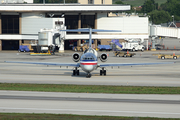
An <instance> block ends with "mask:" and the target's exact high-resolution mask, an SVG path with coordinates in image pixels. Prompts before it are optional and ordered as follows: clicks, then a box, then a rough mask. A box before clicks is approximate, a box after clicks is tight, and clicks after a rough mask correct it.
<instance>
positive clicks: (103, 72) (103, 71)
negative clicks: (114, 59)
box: [100, 68, 106, 76]
mask: <svg viewBox="0 0 180 120" xmlns="http://www.w3.org/2000/svg"><path fill="white" fill-rule="evenodd" d="M103 74H104V76H106V70H104V68H102V70H100V75H103Z"/></svg>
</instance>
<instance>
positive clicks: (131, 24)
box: [97, 17, 148, 34]
mask: <svg viewBox="0 0 180 120" xmlns="http://www.w3.org/2000/svg"><path fill="white" fill-rule="evenodd" d="M97 28H98V29H109V30H122V33H127V34H128V33H136V34H148V18H147V17H143V18H141V17H106V18H105V17H102V18H99V19H98V24H97Z"/></svg>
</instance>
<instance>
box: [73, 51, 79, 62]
mask: <svg viewBox="0 0 180 120" xmlns="http://www.w3.org/2000/svg"><path fill="white" fill-rule="evenodd" d="M80 57H81V56H80V54H79V53H74V54H73V55H72V59H73V61H74V62H78V61H79V60H80Z"/></svg>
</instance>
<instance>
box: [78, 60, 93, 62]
mask: <svg viewBox="0 0 180 120" xmlns="http://www.w3.org/2000/svg"><path fill="white" fill-rule="evenodd" d="M81 61H82V62H95V60H81Z"/></svg>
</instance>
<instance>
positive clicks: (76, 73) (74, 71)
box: [73, 67, 79, 75]
mask: <svg viewBox="0 0 180 120" xmlns="http://www.w3.org/2000/svg"><path fill="white" fill-rule="evenodd" d="M73 75H79V70H78V69H77V67H76V68H75V70H73Z"/></svg>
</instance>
